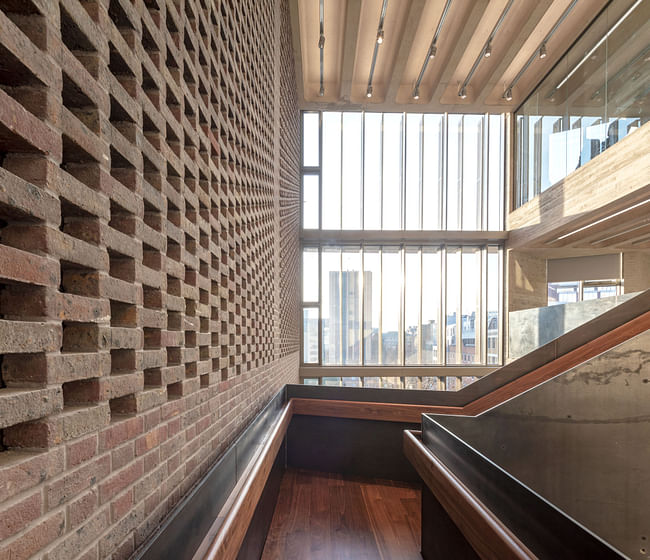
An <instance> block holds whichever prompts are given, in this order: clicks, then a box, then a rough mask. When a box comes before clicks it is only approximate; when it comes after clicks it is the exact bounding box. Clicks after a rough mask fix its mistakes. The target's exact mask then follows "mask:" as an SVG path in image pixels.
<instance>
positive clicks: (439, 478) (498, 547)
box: [404, 430, 536, 560]
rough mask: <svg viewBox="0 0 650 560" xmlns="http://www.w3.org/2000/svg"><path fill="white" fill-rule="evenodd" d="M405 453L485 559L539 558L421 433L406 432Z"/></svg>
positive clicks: (513, 559) (516, 559)
mask: <svg viewBox="0 0 650 560" xmlns="http://www.w3.org/2000/svg"><path fill="white" fill-rule="evenodd" d="M404 453H405V454H406V456H407V458H408V459H409V461H411V464H412V465H413V466H414V467H415V469H416V470H417V471H418V474H419V475H420V476H421V477H422V480H423V481H424V483H425V484H426V485H427V486H428V487H429V488H430V489H431V491H432V492H433V493H434V495H435V496H436V498H437V499H438V501H439V502H440V504H441V505H442V506H443V507H444V508H445V510H446V511H447V513H448V515H449V517H450V518H451V519H452V521H453V522H454V523H455V524H456V526H457V527H458V528H459V529H460V531H461V532H462V533H463V535H464V536H465V538H466V539H467V541H468V542H469V544H470V545H471V546H472V548H473V549H474V550H475V551H476V552H477V553H478V555H479V556H480V557H481V558H489V559H494V560H522V559H530V558H536V556H535V555H534V554H533V553H532V552H531V551H530V550H528V548H527V547H526V546H525V545H524V544H523V543H522V542H521V541H520V540H519V539H518V538H517V537H516V536H515V535H514V534H513V533H512V531H510V529H508V527H506V526H505V525H504V524H503V523H502V522H501V521H500V520H499V519H498V518H497V517H496V516H495V515H494V514H493V513H492V512H491V511H490V510H489V509H488V508H487V507H486V506H485V504H483V502H481V500H479V499H478V498H477V497H476V496H475V495H474V494H473V493H472V492H471V491H470V490H469V489H468V488H467V487H466V486H465V485H464V484H463V482H462V481H461V480H460V479H459V478H458V477H457V476H456V475H455V474H454V473H453V472H451V471H450V470H449V469H448V468H447V466H446V465H445V464H444V463H443V462H442V461H440V460H439V459H438V458H437V457H436V456H435V455H433V454H432V453H431V452H430V451H429V450H428V449H427V448H426V446H425V445H424V444H423V443H422V440H421V432H417V431H410V430H406V431H405V432H404Z"/></svg>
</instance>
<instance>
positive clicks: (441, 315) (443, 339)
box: [437, 245, 447, 366]
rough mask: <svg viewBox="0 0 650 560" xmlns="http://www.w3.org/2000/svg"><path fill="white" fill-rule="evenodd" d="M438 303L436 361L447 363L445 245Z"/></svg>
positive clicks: (441, 248) (443, 246)
mask: <svg viewBox="0 0 650 560" xmlns="http://www.w3.org/2000/svg"><path fill="white" fill-rule="evenodd" d="M440 288H441V289H440V305H439V307H438V309H439V312H438V325H440V326H439V327H438V336H437V338H438V340H437V344H438V356H439V358H438V363H440V364H441V365H443V366H446V365H447V246H446V245H441V247H440Z"/></svg>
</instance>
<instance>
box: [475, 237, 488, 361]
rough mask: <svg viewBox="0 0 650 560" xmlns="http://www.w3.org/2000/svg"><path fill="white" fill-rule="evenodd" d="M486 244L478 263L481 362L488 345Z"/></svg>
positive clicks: (484, 359) (476, 338) (485, 357)
mask: <svg viewBox="0 0 650 560" xmlns="http://www.w3.org/2000/svg"><path fill="white" fill-rule="evenodd" d="M487 267H488V246H487V245H484V246H483V247H481V264H480V274H481V283H480V287H481V289H480V292H479V293H480V296H479V297H480V299H479V312H480V313H481V321H480V325H481V332H480V335H481V337H480V341H481V342H480V344H481V347H480V350H481V352H480V355H479V356H478V358H479V361H480V363H481V364H484V365H485V364H487V345H488V316H487V295H488V289H489V287H488V281H489V280H488V275H487ZM474 338H475V340H476V344H478V343H479V342H478V341H479V337H478V336H477V335H475V337H474Z"/></svg>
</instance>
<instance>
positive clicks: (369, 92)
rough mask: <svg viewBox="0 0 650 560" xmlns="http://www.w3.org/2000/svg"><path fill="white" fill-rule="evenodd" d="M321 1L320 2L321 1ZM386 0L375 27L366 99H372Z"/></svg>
mask: <svg viewBox="0 0 650 560" xmlns="http://www.w3.org/2000/svg"><path fill="white" fill-rule="evenodd" d="M321 1H322V0H321ZM387 6H388V0H383V2H382V4H381V13H380V14H379V25H378V26H377V38H376V40H375V48H374V50H373V51H372V62H371V63H370V73H369V74H368V87H367V88H366V97H367V98H368V99H370V98H371V97H372V77H373V75H374V74H375V65H376V64H377V54H379V45H381V44H382V43H383V42H384V18H385V17H386V7H387Z"/></svg>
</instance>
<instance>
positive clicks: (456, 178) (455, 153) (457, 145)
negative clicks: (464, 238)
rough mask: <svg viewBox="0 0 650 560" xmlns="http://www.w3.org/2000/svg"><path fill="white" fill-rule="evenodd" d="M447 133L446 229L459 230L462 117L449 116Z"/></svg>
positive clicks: (461, 176)
mask: <svg viewBox="0 0 650 560" xmlns="http://www.w3.org/2000/svg"><path fill="white" fill-rule="evenodd" d="M448 127H449V130H448V132H447V228H446V229H452V230H457V229H460V219H459V218H460V216H459V213H460V193H461V181H462V178H463V175H462V172H461V166H462V161H461V157H462V141H463V117H462V115H449V118H448Z"/></svg>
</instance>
